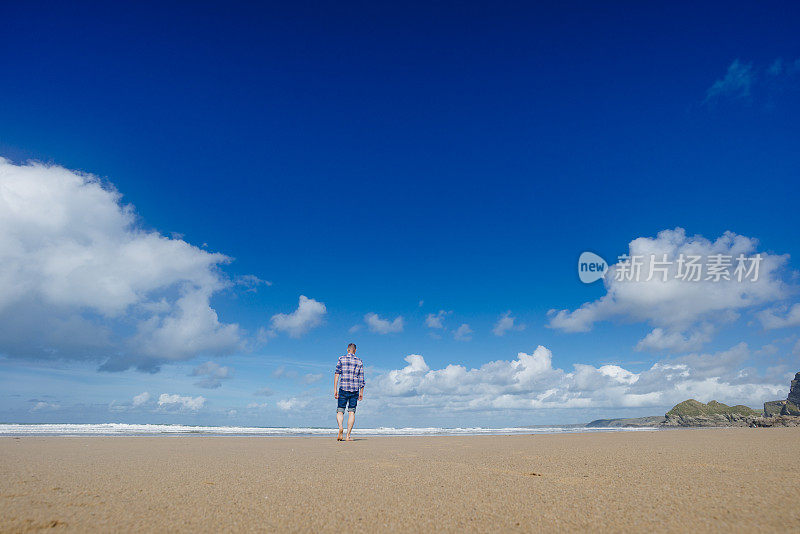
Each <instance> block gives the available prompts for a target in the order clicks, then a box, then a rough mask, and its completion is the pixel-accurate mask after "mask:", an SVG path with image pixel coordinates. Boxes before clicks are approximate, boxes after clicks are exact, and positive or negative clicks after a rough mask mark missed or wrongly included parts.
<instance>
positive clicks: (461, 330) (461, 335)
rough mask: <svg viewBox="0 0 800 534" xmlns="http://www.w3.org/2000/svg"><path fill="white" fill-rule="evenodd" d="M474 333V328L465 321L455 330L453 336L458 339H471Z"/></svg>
mask: <svg viewBox="0 0 800 534" xmlns="http://www.w3.org/2000/svg"><path fill="white" fill-rule="evenodd" d="M472 334H473V332H472V328H470V327H469V325H468V324H467V323H463V324H462V325H461V326H459V327H458V328H457V329H456V331H455V332H453V338H455V339H456V341H469V340H471V339H472Z"/></svg>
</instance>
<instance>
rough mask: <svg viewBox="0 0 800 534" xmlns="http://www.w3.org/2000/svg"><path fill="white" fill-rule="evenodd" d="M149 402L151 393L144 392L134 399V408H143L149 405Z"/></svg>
mask: <svg viewBox="0 0 800 534" xmlns="http://www.w3.org/2000/svg"><path fill="white" fill-rule="evenodd" d="M149 400H150V393H148V392H147V391H143V392H142V393H139V394H138V395H136V396H135V397H133V403H132V406H133V407H134V408H138V407H139V406H142V405H143V404H147V402H148V401H149Z"/></svg>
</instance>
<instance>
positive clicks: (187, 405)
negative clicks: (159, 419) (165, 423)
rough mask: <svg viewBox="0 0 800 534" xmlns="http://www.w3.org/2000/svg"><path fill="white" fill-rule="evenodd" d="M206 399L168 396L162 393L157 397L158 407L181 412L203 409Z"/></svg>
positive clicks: (176, 395)
mask: <svg viewBox="0 0 800 534" xmlns="http://www.w3.org/2000/svg"><path fill="white" fill-rule="evenodd" d="M205 402H206V399H205V397H202V396H199V397H189V396H185V397H184V396H181V395H178V394H174V395H170V394H168V393H162V394H161V395H160V396H159V397H158V405H159V406H163V407H165V408H180V409H182V410H192V411H197V410H199V409H200V408H202V407H203V405H204V404H205Z"/></svg>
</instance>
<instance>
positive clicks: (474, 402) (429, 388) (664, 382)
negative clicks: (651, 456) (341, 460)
mask: <svg viewBox="0 0 800 534" xmlns="http://www.w3.org/2000/svg"><path fill="white" fill-rule="evenodd" d="M749 357H750V351H749V349H748V347H747V345H746V344H744V343H742V344H739V345H736V346H734V347H732V348H731V349H729V350H727V351H722V352H716V353H710V354H700V353H694V354H690V355H687V356H683V357H681V358H674V359H666V360H662V361H659V362H656V363H655V364H653V365H652V366H651V367H650V368H649V369H647V370H645V371H642V372H640V373H635V372H632V371H630V370H628V369H625V368H623V367H621V366H619V365H601V366H599V367H595V366H592V365H585V364H574V365H573V366H572V369H571V370H565V369H560V368H558V367H554V366H553V355H552V353H551V352H550V350H549V349H547V348H546V347H543V346H538V347H537V348H536V349H535V350H534V351H533V352H532V353H530V354H528V353H525V352H520V353H518V354H517V357H516V359H514V360H510V361H508V360H497V361H491V362H487V363H485V364H483V365H481V366H480V367H477V368H467V367H465V366H463V365H457V364H450V365H447V366H445V367H444V368H441V369H431V368H430V367H429V366H428V364H427V363H426V362H425V359H424V358H423V357H422V356H421V355H418V354H411V355H409V356H407V357H406V358H405V361H406V363H407V365H406V366H405V367H403V368H401V369H394V370H391V371H389V372H386V373H383V374H381V375H379V376H378V377H376V378H375V386H374V387H373V388H372V391H373V398H374V399H375V403H376V404H377V405H378V406H377V407H376V408H375V409H378V410H380V409H383V408H398V409H401V408H424V409H427V410H435V411H450V412H459V411H470V412H472V411H496V410H531V409H562V408H624V407H646V406H653V407H669V406H672V405H674V404H676V403H678V402H681V401H683V400H686V399H687V398H696V399H698V400H701V401H703V402H707V401H709V400H712V399H716V400H719V401H721V402H729V403H737V404H738V403H746V404H750V405H752V406H757V405H759V404H760V403H762V402H764V401H765V400H771V399H775V398H781V396H785V395H786V392H787V384H788V381H787V380H788V375H787V376H783V375H773V376H768V375H765V376H760V375H758V374H756V373H755V372H754V371H753V370H752V369H749V368H747V367H743V366H744V365H745V363H746V362H747V361H748V358H749Z"/></svg>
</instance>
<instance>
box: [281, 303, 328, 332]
mask: <svg viewBox="0 0 800 534" xmlns="http://www.w3.org/2000/svg"><path fill="white" fill-rule="evenodd" d="M326 313H327V309H326V308H325V304H323V303H322V302H319V301H317V300H314V299H310V298H308V297H306V296H305V295H300V300H299V302H298V303H297V309H296V310H295V311H293V312H292V313H278V314H276V315H273V316H272V330H273V331H276V332H286V333H287V334H289V337H293V338H299V337H300V336H302V335H303V334H305V333H306V332H308V331H309V330H311V329H312V328H315V327H317V326H319V325H321V324H322V320H323V319H324V317H325V314H326Z"/></svg>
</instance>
